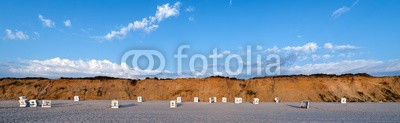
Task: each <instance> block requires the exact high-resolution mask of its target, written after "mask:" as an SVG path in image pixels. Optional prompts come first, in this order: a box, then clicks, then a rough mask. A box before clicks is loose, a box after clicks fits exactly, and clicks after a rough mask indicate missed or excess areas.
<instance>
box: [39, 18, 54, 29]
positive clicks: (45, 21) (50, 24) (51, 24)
mask: <svg viewBox="0 0 400 123" xmlns="http://www.w3.org/2000/svg"><path fill="white" fill-rule="evenodd" d="M38 17H39V19H40V21H42V24H43V25H44V26H46V27H49V28H53V27H54V25H55V23H54V22H53V21H52V20H50V19H46V18H44V17H43V15H39V16H38Z"/></svg>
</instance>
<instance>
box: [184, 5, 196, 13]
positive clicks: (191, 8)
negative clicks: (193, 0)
mask: <svg viewBox="0 0 400 123" xmlns="http://www.w3.org/2000/svg"><path fill="white" fill-rule="evenodd" d="M185 11H186V12H194V11H196V8H195V7H193V6H189V7H187V8H186V10H185Z"/></svg>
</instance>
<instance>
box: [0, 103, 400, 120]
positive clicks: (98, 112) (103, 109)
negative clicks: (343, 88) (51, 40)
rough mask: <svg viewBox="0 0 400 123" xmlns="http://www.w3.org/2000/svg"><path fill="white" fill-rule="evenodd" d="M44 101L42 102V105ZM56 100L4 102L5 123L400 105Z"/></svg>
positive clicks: (371, 114) (384, 111)
mask: <svg viewBox="0 0 400 123" xmlns="http://www.w3.org/2000/svg"><path fill="white" fill-rule="evenodd" d="M39 102H41V101H39ZM119 103H120V108H119V109H111V108H110V106H111V100H90V101H88V100H85V101H79V102H74V101H70V100H52V107H51V108H41V107H36V108H34V107H25V108H20V107H19V104H18V101H17V100H3V101H0V122H277V121H282V122H301V121H307V122H309V121H316V122H342V121H350V122H377V121H379V122H398V121H400V103H373V102H366V103H347V104H340V103H324V102H318V103H317V102H316V103H313V102H311V107H310V109H301V108H298V106H299V103H300V102H299V103H294V102H282V103H272V102H261V103H260V104H258V105H254V104H252V103H243V104H234V103H232V102H229V103H221V102H219V103H213V104H210V103H204V102H202V103H193V102H183V103H182V104H180V105H178V107H177V108H169V101H145V102H142V103H137V102H136V101H133V100H120V101H119Z"/></svg>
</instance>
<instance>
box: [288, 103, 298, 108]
mask: <svg viewBox="0 0 400 123" xmlns="http://www.w3.org/2000/svg"><path fill="white" fill-rule="evenodd" d="M286 105H287V106H290V107H292V108H300V106H297V105H290V104H286Z"/></svg>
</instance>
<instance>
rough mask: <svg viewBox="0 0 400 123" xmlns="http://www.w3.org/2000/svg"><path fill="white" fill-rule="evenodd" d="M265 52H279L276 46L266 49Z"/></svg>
mask: <svg viewBox="0 0 400 123" xmlns="http://www.w3.org/2000/svg"><path fill="white" fill-rule="evenodd" d="M266 51H267V52H268V53H279V52H280V51H281V50H280V49H279V48H278V47H277V46H274V47H273V48H268V49H267V50H266Z"/></svg>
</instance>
